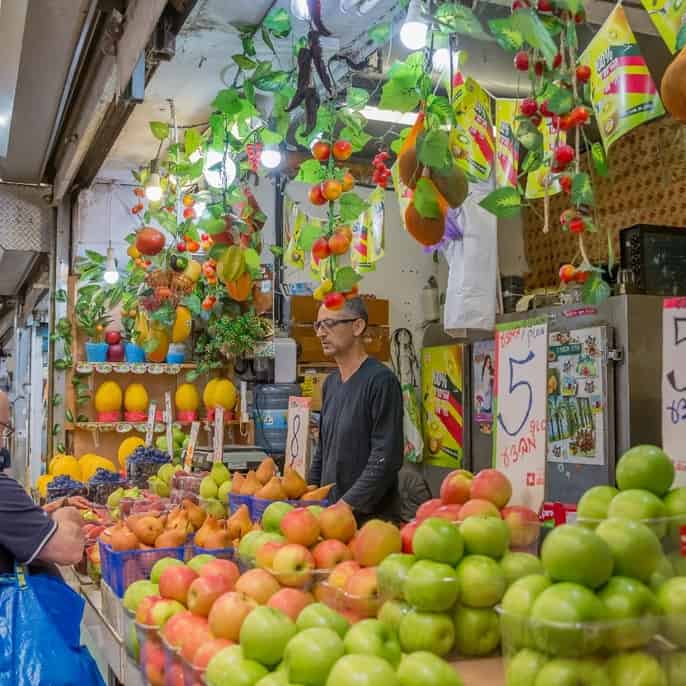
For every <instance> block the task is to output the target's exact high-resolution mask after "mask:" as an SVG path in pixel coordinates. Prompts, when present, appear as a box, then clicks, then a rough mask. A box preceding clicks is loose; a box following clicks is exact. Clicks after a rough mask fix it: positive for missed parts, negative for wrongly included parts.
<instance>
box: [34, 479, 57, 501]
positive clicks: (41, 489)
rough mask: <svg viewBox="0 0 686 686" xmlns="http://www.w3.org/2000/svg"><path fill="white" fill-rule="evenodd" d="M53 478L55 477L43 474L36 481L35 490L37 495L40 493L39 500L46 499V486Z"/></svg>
mask: <svg viewBox="0 0 686 686" xmlns="http://www.w3.org/2000/svg"><path fill="white" fill-rule="evenodd" d="M54 478H55V477H54V476H53V475H52V474H43V475H41V476H39V477H38V480H37V481H36V488H37V489H38V493H40V497H41V498H47V497H48V484H49V483H50V482H51V481H52V480H53V479H54Z"/></svg>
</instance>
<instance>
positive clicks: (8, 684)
mask: <svg viewBox="0 0 686 686" xmlns="http://www.w3.org/2000/svg"><path fill="white" fill-rule="evenodd" d="M83 608H84V601H83V599H82V598H81V596H79V595H78V594H77V593H75V592H74V591H73V590H72V589H71V588H69V586H67V585H66V584H65V583H64V582H62V581H61V580H60V579H57V578H55V577H51V576H48V575H46V574H36V575H29V574H28V573H27V572H26V571H25V570H24V569H23V568H21V567H17V569H16V572H15V574H13V575H0V686H85V685H86V684H89V685H90V684H92V685H93V686H104V681H103V680H102V677H101V675H100V672H99V671H98V668H97V666H96V664H95V661H94V660H93V658H92V656H91V655H90V653H89V652H88V650H87V649H86V648H85V647H83V646H81V644H80V629H81V618H82V616H83Z"/></svg>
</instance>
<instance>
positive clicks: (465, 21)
mask: <svg viewBox="0 0 686 686" xmlns="http://www.w3.org/2000/svg"><path fill="white" fill-rule="evenodd" d="M434 17H435V19H436V21H437V22H438V23H439V24H440V26H441V28H443V29H447V30H448V31H449V32H450V33H462V34H466V35H468V36H472V37H475V38H478V37H485V36H486V34H485V33H484V30H483V28H482V26H481V22H480V21H479V20H478V19H477V17H476V15H475V14H474V12H473V11H472V10H471V9H470V8H469V7H467V6H466V5H462V4H460V3H457V2H446V3H444V4H443V5H441V6H440V7H439V8H438V9H437V10H436V14H435V15H434Z"/></svg>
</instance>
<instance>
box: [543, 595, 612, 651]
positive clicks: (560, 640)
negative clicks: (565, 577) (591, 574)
mask: <svg viewBox="0 0 686 686" xmlns="http://www.w3.org/2000/svg"><path fill="white" fill-rule="evenodd" d="M606 618H607V610H606V609H605V605H604V604H603V602H602V601H601V600H600V598H598V596H597V595H596V594H595V593H593V591H591V590H589V589H588V588H586V587H585V586H581V585H580V584H573V583H569V582H562V583H558V584H554V585H553V586H550V588H547V589H546V590H545V591H543V592H542V593H541V594H540V595H539V596H538V598H536V600H535V601H534V604H533V606H532V608H531V619H532V620H533V622H532V634H533V638H534V641H535V642H536V645H537V647H538V648H539V650H542V651H543V652H547V653H551V654H553V655H560V656H563V657H580V656H584V655H591V654H593V653H595V652H596V650H598V648H599V647H600V646H601V645H602V644H603V641H604V639H605V635H604V631H603V628H602V627H601V626H600V625H598V624H595V623H599V622H603V621H604V620H605V619H606Z"/></svg>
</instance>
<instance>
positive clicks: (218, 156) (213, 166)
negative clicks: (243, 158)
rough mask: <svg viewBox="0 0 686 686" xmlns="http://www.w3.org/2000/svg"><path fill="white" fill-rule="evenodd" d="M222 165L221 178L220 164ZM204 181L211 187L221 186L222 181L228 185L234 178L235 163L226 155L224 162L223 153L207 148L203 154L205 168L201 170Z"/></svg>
mask: <svg viewBox="0 0 686 686" xmlns="http://www.w3.org/2000/svg"><path fill="white" fill-rule="evenodd" d="M222 164H223V165H224V169H223V171H224V175H225V177H226V179H223V178H222V169H221V166H222ZM203 174H204V175H205V181H207V184H208V185H209V186H212V187H213V188H222V186H223V185H224V183H226V185H227V186H230V185H231V184H232V183H233V182H234V180H235V178H236V163H235V162H234V161H233V160H232V159H231V158H230V157H229V156H228V155H227V156H226V162H224V155H223V153H221V152H217V151H216V150H208V151H207V155H206V156H205V169H204V171H203Z"/></svg>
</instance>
